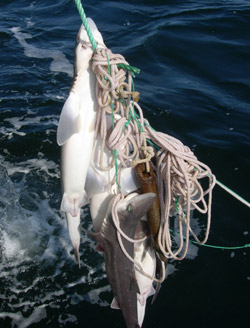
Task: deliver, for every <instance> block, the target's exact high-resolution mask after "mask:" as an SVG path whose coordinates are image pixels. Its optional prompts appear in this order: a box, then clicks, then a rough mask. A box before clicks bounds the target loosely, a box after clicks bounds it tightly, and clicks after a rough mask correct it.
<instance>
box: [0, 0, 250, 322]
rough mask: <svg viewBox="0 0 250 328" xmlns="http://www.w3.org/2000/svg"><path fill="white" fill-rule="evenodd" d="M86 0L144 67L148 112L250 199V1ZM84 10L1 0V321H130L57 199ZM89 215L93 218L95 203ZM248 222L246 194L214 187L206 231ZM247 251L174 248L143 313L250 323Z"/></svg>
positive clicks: (245, 239) (236, 233)
mask: <svg viewBox="0 0 250 328" xmlns="http://www.w3.org/2000/svg"><path fill="white" fill-rule="evenodd" d="M84 8H85V11H86V13H87V15H88V16H90V17H92V18H93V19H94V21H95V22H96V24H97V25H98V28H99V30H100V31H101V33H102V35H103V37H104V40H105V43H106V45H107V46H108V47H109V48H111V49H112V51H113V52H117V53H121V54H122V55H124V56H125V57H126V59H127V61H129V62H130V64H131V65H133V66H137V67H139V68H140V69H141V74H140V75H139V76H137V77H136V80H135V83H136V88H137V90H138V91H140V93H141V97H140V105H141V106H142V108H143V111H144V115H145V116H146V117H147V118H148V119H149V121H150V123H151V125H152V126H153V127H154V128H155V129H157V130H161V131H163V132H165V133H168V134H171V135H173V136H175V137H177V138H179V139H180V140H181V141H182V142H183V143H184V144H186V145H188V146H189V147H190V148H191V149H193V150H194V152H195V154H196V156H197V157H198V158H199V159H200V160H201V161H202V162H205V163H206V164H207V165H209V166H210V167H211V169H212V171H213V173H214V174H215V175H216V176H217V178H218V180H220V181H222V182H223V183H225V184H226V185H227V186H229V187H230V188H232V189H233V190H234V191H236V192H238V193H239V194H240V195H242V196H243V197H245V198H246V199H248V200H249V199H250V192H249V181H250V174H249V164H250V156H249V146H250V132H249V127H250V110H249V103H250V34H249V30H250V4H249V1H243V0H231V1H230V0H224V1H201V0H199V1H188V0H186V1H183V0H181V1H180V0H179V1H178V0H176V1H160V0H155V1H146V0H140V1H139V0H138V1H92V0H90V1H85V2H84ZM80 24H81V21H80V18H79V14H78V12H77V10H76V7H75V5H74V3H73V2H72V1H66V0H65V1H63V0H59V1H56V2H52V1H49V0H44V1H25V0H18V1H17V0H13V1H7V0H2V1H1V4H0V42H1V52H0V65H1V66H0V67H1V85H0V97H1V98H0V122H1V123H0V142H1V143H0V145H1V146H0V163H1V166H0V184H1V185H0V255H1V256H0V327H1V328H2V327H3V328H8V327H18V328H26V327H32V328H38V327H67V328H71V327H84V328H87V327H91V328H92V327H102V326H105V327H116V328H124V327H125V326H124V323H123V319H122V317H121V314H120V312H119V311H114V310H111V309H110V307H109V303H110V301H111V300H112V293H111V290H110V288H109V286H108V283H107V279H106V276H105V271H104V266H103V259H102V256H101V255H99V254H97V253H96V252H95V244H94V242H92V241H91V240H90V239H89V238H88V237H86V236H85V235H84V236H82V243H81V249H80V251H81V259H82V266H81V269H80V270H79V269H78V267H77V265H76V264H75V262H74V258H73V252H72V247H71V245H70V241H69V237H68V234H67V228H66V222H65V220H64V218H63V216H62V215H61V213H60V211H59V206H60V200H61V192H60V174H59V158H60V149H59V147H58V146H57V144H56V129H57V122H58V118H59V114H60V111H61V108H62V106H63V103H64V101H65V99H66V97H67V94H68V92H69V89H70V86H71V80H72V67H73V66H72V65H73V61H74V46H75V38H76V34H77V31H78V29H79V26H80ZM82 216H83V223H82V225H83V226H84V227H86V228H90V229H91V219H90V216H89V210H88V208H85V209H84V210H83V215H82ZM197 222H199V221H197ZM249 226H250V212H249V208H247V207H246V206H245V205H243V204H241V203H239V202H238V201H237V200H235V199H234V198H232V197H231V196H230V195H228V194H227V193H225V192H224V191H222V190H220V188H219V187H215V190H214V194H213V208H212V226H211V233H210V237H209V241H208V243H209V244H212V245H222V246H239V245H244V244H246V243H249V242H250V236H249V232H250V228H249ZM202 227H203V225H202V223H199V228H200V229H201V230H202ZM249 263H250V255H249V248H245V249H240V250H220V249H211V248H207V247H197V246H195V245H191V246H190V250H189V253H188V256H187V259H185V260H183V261H182V262H181V263H180V262H178V263H176V262H174V261H172V262H170V264H169V266H168V276H167V279H166V281H165V282H164V284H163V286H162V289H161V291H160V294H159V296H158V298H157V300H156V302H155V303H154V304H153V305H150V302H148V306H147V312H146V316H145V320H144V325H143V327H144V328H149V327H158V328H162V327H176V328H180V327H183V326H184V325H185V326H186V325H188V326H189V327H191V326H192V327H199V328H208V327H233V326H236V325H237V327H247V326H249V306H250V301H249V291H250V264H249Z"/></svg>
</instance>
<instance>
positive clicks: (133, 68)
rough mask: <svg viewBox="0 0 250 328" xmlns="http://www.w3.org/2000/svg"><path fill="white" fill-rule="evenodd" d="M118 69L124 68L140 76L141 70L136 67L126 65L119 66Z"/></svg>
mask: <svg viewBox="0 0 250 328" xmlns="http://www.w3.org/2000/svg"><path fill="white" fill-rule="evenodd" d="M117 67H118V68H123V69H126V70H127V71H130V72H132V73H135V74H139V73H140V69H139V68H137V67H134V66H131V65H126V64H122V63H120V64H117Z"/></svg>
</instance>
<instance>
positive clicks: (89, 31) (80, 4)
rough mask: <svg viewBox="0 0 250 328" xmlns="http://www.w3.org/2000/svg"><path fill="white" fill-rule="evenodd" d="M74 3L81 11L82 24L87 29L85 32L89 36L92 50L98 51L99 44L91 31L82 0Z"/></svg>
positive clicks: (76, 0)
mask: <svg viewBox="0 0 250 328" xmlns="http://www.w3.org/2000/svg"><path fill="white" fill-rule="evenodd" d="M74 1H75V4H76V7H77V9H78V11H79V15H80V17H81V19H82V23H83V25H84V27H85V30H86V32H87V34H88V37H89V41H90V42H91V45H92V48H93V50H94V51H96V48H97V44H96V42H95V39H94V37H93V34H92V32H91V30H90V27H89V23H88V21H87V17H86V14H85V12H84V9H83V7H82V3H81V0H74Z"/></svg>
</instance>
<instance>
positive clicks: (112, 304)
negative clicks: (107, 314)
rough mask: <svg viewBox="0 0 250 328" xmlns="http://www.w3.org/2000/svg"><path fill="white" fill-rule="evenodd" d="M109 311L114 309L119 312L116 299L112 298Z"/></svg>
mask: <svg viewBox="0 0 250 328" xmlns="http://www.w3.org/2000/svg"><path fill="white" fill-rule="evenodd" d="M110 307H111V309H115V310H120V309H121V308H120V305H119V303H118V302H117V300H116V298H115V297H114V298H113V300H112V303H111V304H110Z"/></svg>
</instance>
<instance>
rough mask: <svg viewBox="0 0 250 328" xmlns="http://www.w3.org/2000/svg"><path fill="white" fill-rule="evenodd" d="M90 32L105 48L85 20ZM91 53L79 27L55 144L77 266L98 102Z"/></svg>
mask: <svg viewBox="0 0 250 328" xmlns="http://www.w3.org/2000/svg"><path fill="white" fill-rule="evenodd" d="M88 23H89V25H90V29H91V31H92V33H93V36H94V38H95V40H96V41H97V43H98V47H103V48H105V45H104V43H103V39H102V36H101V34H100V32H99V31H98V29H97V27H96V25H95V23H94V22H93V21H92V20H91V19H90V18H88ZM92 55H93V50H92V48H91V44H90V42H89V38H88V36H87V33H86V31H85V29H84V27H83V25H82V26H81V28H80V30H79V32H78V35H77V45H76V48H75V65H74V79H73V84H72V87H71V90H70V93H69V96H68V98H67V100H66V102H65V104H64V106H63V109H62V112H61V115H60V119H59V124H58V129H57V143H58V145H59V146H62V150H61V177H62V192H63V197H62V202H61V211H63V212H66V218H67V224H68V229H69V234H70V239H71V241H72V244H73V247H74V250H75V257H76V259H77V261H78V263H79V261H80V259H79V244H80V229H79V226H80V208H81V207H82V206H84V205H85V204H86V203H87V196H86V191H85V181H86V175H87V171H88V167H89V163H90V160H91V154H92V149H93V144H94V134H95V122H96V111H97V100H96V96H95V82H96V79H95V75H94V73H93V72H92V69H91V67H90V66H89V62H90V59H91V57H92Z"/></svg>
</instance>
